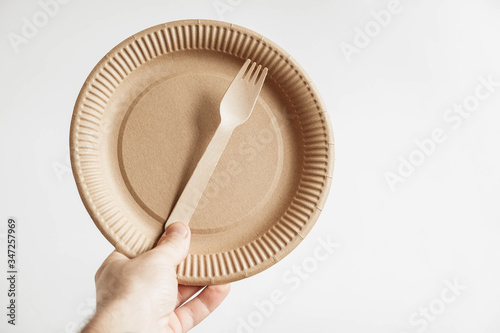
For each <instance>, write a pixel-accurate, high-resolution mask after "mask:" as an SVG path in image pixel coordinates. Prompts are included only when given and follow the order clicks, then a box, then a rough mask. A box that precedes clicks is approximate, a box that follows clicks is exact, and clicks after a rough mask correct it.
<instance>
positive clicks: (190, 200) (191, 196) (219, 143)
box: [165, 125, 232, 229]
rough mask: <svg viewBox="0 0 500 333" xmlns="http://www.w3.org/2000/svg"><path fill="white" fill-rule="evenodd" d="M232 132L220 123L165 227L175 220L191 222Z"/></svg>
mask: <svg viewBox="0 0 500 333" xmlns="http://www.w3.org/2000/svg"><path fill="white" fill-rule="evenodd" d="M231 134H232V130H230V129H227V128H225V127H224V126H222V125H219V127H218V128H217V130H216V131H215V134H214V136H213V137H212V140H210V143H209V144H208V146H207V149H206V150H205V152H204V153H203V156H201V159H200V160H199V161H198V164H197V165H196V168H195V169H194V171H193V174H192V175H191V177H190V178H189V180H188V182H187V184H186V187H184V190H183V191H182V194H181V196H180V197H179V199H178V200H177V203H176V204H175V206H174V209H173V210H172V211H171V213H170V215H169V217H168V219H167V222H166V223H165V229H166V228H167V227H168V226H169V225H170V224H172V223H174V222H182V223H185V224H189V221H190V220H191V217H192V216H193V214H194V212H195V210H196V207H197V206H198V204H199V202H200V199H201V196H202V195H203V192H204V191H205V187H206V186H207V184H208V181H209V180H210V178H211V177H212V174H213V172H214V170H215V167H216V166H217V163H218V162H219V159H220V157H221V156H222V153H223V152H224V149H225V148H226V145H227V143H228V142H229V139H230V138H231Z"/></svg>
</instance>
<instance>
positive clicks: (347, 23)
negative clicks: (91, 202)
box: [0, 0, 500, 333]
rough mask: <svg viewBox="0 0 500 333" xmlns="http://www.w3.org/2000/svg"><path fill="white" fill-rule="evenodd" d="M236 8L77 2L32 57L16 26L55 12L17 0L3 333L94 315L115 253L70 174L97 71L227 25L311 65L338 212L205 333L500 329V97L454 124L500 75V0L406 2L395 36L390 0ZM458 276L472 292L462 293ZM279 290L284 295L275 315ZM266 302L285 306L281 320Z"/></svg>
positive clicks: (232, 298)
mask: <svg viewBox="0 0 500 333" xmlns="http://www.w3.org/2000/svg"><path fill="white" fill-rule="evenodd" d="M44 1H45V0H44ZM220 2H221V3H225V4H228V3H229V5H228V6H230V8H229V7H226V10H225V12H224V13H222V14H220V13H218V12H217V10H216V8H215V6H214V5H216V4H217V3H218V2H214V1H213V0H196V1H194V0H192V1H180V0H179V1H167V0H163V1H158V0H142V1H130V0H126V1H124V0H112V1H97V0H86V1H83V0H73V1H71V2H69V3H68V4H65V5H61V6H60V8H59V11H58V12H57V14H56V15H54V16H53V17H51V18H50V19H49V21H48V23H47V24H46V26H44V27H42V28H40V29H39V31H38V32H37V33H36V35H35V36H33V37H31V38H29V39H28V40H27V43H25V44H22V45H19V47H18V52H15V48H14V47H13V46H12V45H11V43H10V42H9V39H8V34H9V33H15V34H19V35H20V34H21V28H22V26H23V17H25V18H27V19H28V20H30V21H33V15H35V14H36V13H37V12H39V11H40V10H41V7H40V5H39V4H38V3H37V1H34V0H28V1H4V0H2V2H1V4H0V49H1V53H0V54H1V61H0V66H1V68H0V97H1V105H2V107H1V111H0V156H1V158H2V162H1V164H0V220H1V224H0V243H1V245H0V249H1V265H0V266H1V267H2V270H3V271H5V262H6V255H5V252H6V250H5V248H6V237H5V232H6V224H7V223H6V222H7V218H8V217H10V216H13V217H15V218H16V219H17V220H18V224H19V229H18V237H19V258H18V260H19V281H18V291H19V295H18V305H19V308H18V318H17V323H18V325H17V326H16V327H12V326H10V325H7V324H6V319H7V318H6V316H5V314H4V313H5V312H6V309H5V306H6V304H7V303H6V302H7V295H6V290H7V285H6V280H5V278H3V276H4V273H2V274H1V276H2V278H1V279H0V280H1V281H2V282H1V283H0V295H1V296H0V305H1V306H0V309H3V310H0V318H2V319H1V323H0V331H2V332H53V333H62V332H74V331H75V328H74V327H75V326H76V327H79V326H81V325H82V323H83V322H84V321H85V320H86V318H87V317H88V314H89V313H90V312H91V310H92V303H93V297H94V292H95V291H94V281H93V277H94V273H95V271H96V269H97V268H98V267H99V265H100V264H101V262H102V260H103V259H104V258H105V257H106V256H107V255H108V253H109V252H111V250H112V247H111V246H110V244H108V242H107V241H106V240H105V238H104V237H103V236H101V234H100V233H99V231H98V230H97V228H96V227H95V226H94V224H93V222H92V220H91V219H90V218H89V216H88V214H87V212H86V210H85V209H84V207H83V204H82V203H81V200H80V197H79V195H78V193H77V190H76V186H75V183H74V180H73V177H72V175H71V173H70V168H69V156H68V132H69V125H70V119H71V113H72V109H73V105H74V102H75V100H76V97H77V95H78V92H79V90H80V88H81V86H82V84H83V82H84V81H85V79H86V77H87V75H88V74H89V73H90V71H91V70H92V68H93V67H94V65H95V64H96V63H97V62H98V61H99V60H100V59H101V58H102V57H103V56H104V55H105V54H106V53H107V52H108V51H109V50H110V49H111V48H112V47H114V46H115V45H116V44H118V43H119V42H121V41H122V40H124V39H125V38H127V37H129V36H131V35H133V34H134V33H136V32H138V31H141V30H143V29H145V28H148V27H150V26H153V25H156V24H160V23H164V22H167V21H173V20H178V19H186V18H209V19H223V20H225V21H229V22H232V23H235V24H238V25H242V26H245V27H247V28H250V29H252V30H254V31H256V32H258V33H260V34H262V35H264V36H266V37H267V38H269V39H271V40H273V41H275V42H276V43H278V44H279V45H280V46H282V47H283V48H284V49H285V50H287V52H288V53H290V54H291V55H292V56H293V57H294V58H295V59H297V60H298V61H299V63H300V64H301V65H302V66H303V67H304V68H305V70H306V71H307V72H308V73H309V75H310V76H311V77H312V79H313V80H314V82H315V84H316V86H317V88H318V89H319V91H320V93H321V95H322V97H323V99H324V101H325V103H326V106H327V109H328V111H329V113H330V116H331V120H332V124H333V128H334V133H335V140H336V165H335V172H334V178H333V185H332V189H331V193H330V197H329V199H328V202H327V204H326V207H325V209H324V211H323V214H322V216H321V217H320V219H319V220H318V222H317V224H316V226H315V227H314V228H313V230H312V232H311V233H310V234H309V235H308V237H307V238H306V239H305V240H304V241H303V242H302V244H301V245H300V246H299V247H298V248H297V249H296V250H295V251H293V252H292V253H291V254H290V255H289V256H288V257H286V258H285V259H284V260H283V261H281V262H279V263H278V264H276V265H275V266H274V267H272V268H271V269H269V270H267V271H265V272H263V273H261V274H259V275H257V276H254V277H252V278H249V279H246V280H244V281H240V282H236V283H233V285H232V291H231V293H230V294H229V296H228V298H227V300H226V301H225V302H224V303H223V304H222V305H221V307H220V308H219V309H218V310H216V312H215V313H214V314H213V315H211V316H210V317H209V318H208V319H207V320H206V321H204V322H203V323H202V324H201V325H200V326H199V327H197V328H196V329H194V330H193V331H194V332H238V331H239V332H245V333H249V332H343V333H361V332H370V333H378V332H380V333H382V332H383V333H391V332H392V333H402V332H407V333H413V332H439V333H451V332H453V333H455V332H457V333H462V332H464V333H469V332H485V333H489V332H499V331H500V301H499V300H500V286H499V281H500V269H499V268H498V266H499V264H500V225H499V222H500V213H499V210H498V209H497V208H495V207H498V203H499V199H500V187H499V185H500V158H499V149H498V144H499V143H500V131H499V126H500V114H499V107H500V87H494V88H492V90H494V91H493V92H492V93H490V94H489V96H488V97H487V98H484V100H482V101H480V103H479V105H478V106H477V107H476V108H475V111H474V112H471V115H470V116H469V117H468V118H464V119H463V121H461V123H460V125H459V126H455V127H454V125H457V124H458V120H457V123H455V122H450V121H448V122H447V121H446V120H445V119H444V118H443V117H444V116H445V115H447V114H448V113H447V112H450V111H447V110H448V109H450V108H452V107H453V105H454V104H461V103H464V101H468V102H470V103H473V102H474V99H475V97H474V93H475V89H476V87H477V86H478V84H480V81H479V78H480V77H483V78H485V79H487V78H488V77H489V76H491V79H492V80H493V81H495V82H500V62H499V59H500V44H499V38H498V32H499V31H500V20H499V16H500V4H499V3H498V2H497V1H495V0H469V1H466V0H454V1H452V0H447V1H445V0H437V1H436V0H434V1H431V0H413V1H412V0H401V1H400V4H399V7H398V10H397V12H398V13H397V14H392V15H391V19H390V22H389V23H388V24H385V25H386V26H385V27H381V26H380V24H377V23H375V24H374V22H376V21H375V19H374V16H373V14H372V11H375V12H379V11H381V10H387V8H388V7H389V6H390V5H389V1H361V0H358V1H350V0H342V1H340V0H338V1H337V0H335V1H333V0H331V1H327V0H308V1H297V0H296V1H290V0H288V1H285V0H280V1H269V0H267V1H265V0H221V1H220ZM377 27H378V28H377ZM365 28H369V29H372V30H370V34H371V35H372V37H369V40H368V41H366V40H364V42H365V44H367V45H362V44H360V43H361V42H360V38H361V37H359V30H358V29H360V30H364V29H365ZM377 29H378V30H377ZM356 38H357V39H356ZM356 43H357V45H358V46H360V45H361V46H362V47H358V53H356V54H353V55H352V56H351V57H346V55H345V54H344V53H343V52H342V47H344V48H345V47H346V44H350V45H352V46H353V47H356ZM480 89H482V90H480V91H481V92H482V93H486V92H488V91H487V90H485V88H480ZM476 101H477V99H476ZM436 128H441V129H442V131H443V132H444V135H445V136H446V140H445V141H444V142H441V143H437V144H435V147H434V150H433V151H432V152H431V153H430V154H429V156H427V155H425V157H424V159H423V160H422V159H421V160H418V157H419V156H420V157H422V156H424V155H422V154H423V153H419V152H418V146H417V145H416V143H415V141H416V140H425V139H428V138H430V137H431V133H432V132H433V130H434V129H436ZM410 155H411V156H413V158H417V160H418V162H422V163H421V165H418V166H416V167H414V170H413V173H411V174H409V173H410V172H408V174H407V175H405V176H407V177H403V178H401V179H404V182H398V183H397V184H395V186H394V190H391V187H390V186H389V183H388V182H387V180H386V175H387V172H391V173H394V174H397V172H398V166H399V165H400V163H401V162H400V158H404V159H406V160H408V159H409V157H410ZM406 171H408V170H406ZM328 240H331V241H333V242H335V243H336V244H338V245H339V246H338V247H337V248H336V249H335V250H334V251H333V253H331V254H330V255H329V256H328V257H327V258H326V259H325V258H324V257H321V259H322V260H323V259H325V260H323V261H320V262H318V260H317V258H316V257H314V256H313V254H314V251H315V249H316V248H317V247H318V246H319V245H320V244H321V242H327V241H328ZM323 254H324V253H323ZM303 264H304V265H305V266H306V267H304V268H307V270H309V273H308V275H307V277H306V276H305V275H302V277H301V278H298V276H295V277H294V279H295V280H294V281H295V282H296V283H297V284H293V283H291V282H290V278H291V276H292V274H293V273H291V270H292V269H293V267H294V265H295V266H301V265H303ZM446 281H448V282H446ZM447 283H448V284H449V283H451V284H453V283H458V284H459V285H460V288H462V289H461V290H458V291H457V290H455V293H453V291H452V290H450V289H449V287H448V284H447ZM297 285H298V288H296V289H294V287H296V286H297ZM463 288H465V289H463ZM276 290H279V291H281V292H283V294H284V296H283V298H284V301H283V302H282V303H281V304H276V305H273V308H271V307H269V306H268V303H269V300H270V294H271V293H272V292H273V291H276ZM443 300H445V301H446V303H445V302H443ZM255 302H258V303H259V304H267V307H266V309H265V310H266V311H264V312H265V313H264V314H263V313H262V311H261V310H259V307H257V306H256V305H255ZM261 307H262V306H261ZM426 308H430V310H428V311H429V315H428V316H427V317H424V316H423V315H421V314H420V312H419V311H421V310H422V311H425V309H426ZM425 318H427V319H425ZM242 322H245V323H246V324H245V325H244V324H242ZM247 325H248V326H247Z"/></svg>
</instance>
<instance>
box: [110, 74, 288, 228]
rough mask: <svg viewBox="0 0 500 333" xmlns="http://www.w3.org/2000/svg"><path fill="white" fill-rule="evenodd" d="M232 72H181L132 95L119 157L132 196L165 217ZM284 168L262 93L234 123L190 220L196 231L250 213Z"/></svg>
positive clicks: (205, 139)
mask: <svg viewBox="0 0 500 333" xmlns="http://www.w3.org/2000/svg"><path fill="white" fill-rule="evenodd" d="M232 79H233V78H232V77H229V76H225V75H223V74H219V73H217V72H215V73H193V72H182V73H176V74H172V75H170V76H168V77H166V78H163V79H161V80H158V81H156V82H154V83H153V84H151V85H150V86H149V87H148V88H147V89H145V90H144V91H143V92H142V93H141V94H140V95H139V96H137V97H136V98H135V100H134V101H133V103H132V104H131V105H130V107H129V108H128V111H127V113H126V115H125V117H124V119H123V122H122V124H121V128H120V134H119V140H118V158H119V165H120V171H121V173H122V177H123V179H124V181H125V183H126V186H127V188H128V190H129V191H130V194H131V195H132V196H133V198H134V199H135V200H136V202H137V203H138V204H139V205H140V207H141V208H142V209H143V210H144V211H145V212H147V213H148V214H149V215H150V216H151V217H153V218H154V219H155V220H157V221H158V222H159V223H163V222H164V221H165V220H166V219H167V217H168V215H169V213H170V211H171V210H172V208H173V206H174V204H175V202H176V201H177V199H178V198H179V196H180V194H181V192H182V190H183V188H184V186H185V184H186V183H187V181H188V179H189V177H190V176H191V174H192V172H193V170H194V169H195V167H196V164H197V162H198V161H199V159H200V158H201V156H202V154H203V153H204V151H205V149H206V147H207V145H208V143H209V141H210V139H211V138H212V136H213V134H214V132H215V130H216V129H217V126H218V124H219V122H220V115H219V105H220V101H221V100H222V97H223V96H224V93H225V91H226V90H227V87H228V86H229V84H230V83H231V81H232ZM282 169H283V142H282V137H281V132H280V126H279V124H278V121H277V119H276V117H275V116H274V114H273V113H272V111H271V109H270V107H269V106H268V105H267V103H266V102H265V99H264V98H262V97H261V98H260V100H259V102H258V103H257V105H256V107H255V109H254V111H253V113H252V116H251V117H250V119H249V120H248V121H247V122H246V123H245V124H243V125H242V126H240V127H238V128H237V129H236V130H235V132H234V133H233V136H232V137H231V140H230V142H229V144H228V146H227V148H226V150H225V152H224V154H223V156H222V158H221V160H220V161H219V163H218V165H217V167H216V169H215V171H214V174H213V176H212V178H211V180H210V182H209V184H208V186H207V188H206V190H205V192H204V194H203V196H202V199H201V201H200V205H199V206H198V208H197V210H196V212H195V214H194V216H193V218H192V220H191V222H190V227H191V228H192V231H193V233H216V232H219V231H222V230H226V229H228V228H230V227H231V226H232V225H234V224H235V223H238V222H240V221H243V220H247V219H251V217H252V215H253V214H257V213H258V212H259V210H260V209H262V208H263V207H264V206H265V205H266V204H267V203H268V202H269V201H270V200H269V199H270V198H271V196H272V194H273V192H274V190H275V189H276V187H277V183H278V181H279V177H280V175H281V171H282Z"/></svg>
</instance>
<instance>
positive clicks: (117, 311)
mask: <svg viewBox="0 0 500 333" xmlns="http://www.w3.org/2000/svg"><path fill="white" fill-rule="evenodd" d="M139 304H140V305H139ZM152 310H153V309H151V308H150V307H148V306H145V305H144V303H143V302H142V303H139V302H135V301H134V300H133V299H117V300H111V301H110V302H108V303H107V304H105V305H102V306H100V307H98V310H97V312H96V314H95V316H94V317H93V318H92V319H91V321H90V322H89V323H88V324H87V326H86V327H85V329H84V330H83V331H82V333H104V332H105V333H123V332H130V333H156V332H160V331H161V330H162V328H163V329H164V328H165V327H166V325H167V323H168V322H167V319H166V318H165V319H163V320H161V318H155V316H154V315H153V314H154V311H152Z"/></svg>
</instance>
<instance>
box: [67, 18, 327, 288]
mask: <svg viewBox="0 0 500 333" xmlns="http://www.w3.org/2000/svg"><path fill="white" fill-rule="evenodd" d="M246 59H252V60H253V61H256V62H258V63H261V64H262V65H264V66H266V67H268V68H269V74H268V76H267V79H266V82H265V84H264V87H263V89H262V92H261V94H260V96H259V99H258V101H257V104H256V107H255V109H254V111H253V113H252V115H251V117H250V119H249V120H248V121H247V122H246V123H244V124H243V125H241V126H240V127H238V128H237V129H236V130H235V132H234V134H233V136H232V137H231V140H230V141H229V144H228V146H227V148H226V150H225V151H224V154H223V155H222V158H221V160H220V162H219V164H218V165H217V167H216V169H215V172H214V174H213V177H212V179H211V180H210V183H209V184H208V186H207V189H206V191H205V193H204V194H203V197H202V199H201V202H200V205H199V206H198V209H197V210H196V212H195V214H194V216H193V218H192V220H191V222H190V224H189V226H190V227H191V229H192V242H191V248H190V251H189V254H188V256H187V258H186V259H185V260H184V262H182V263H181V265H179V267H178V278H179V281H180V283H182V284H187V285H207V284H220V283H226V282H231V281H235V280H239V279H242V278H245V277H248V276H251V275H253V274H256V273H258V272H260V271H262V270H264V269H266V268H268V267H269V266H271V265H273V264H274V263H276V262H277V261H279V260H280V259H282V258H283V257H284V256H285V255H287V254H288V253H289V252H290V251H291V250H292V249H294V248H295V247H296V246H297V245H298V244H299V242H300V241H301V240H302V239H303V238H304V237H305V236H306V234H307V233H308V232H309V230H310V229H311V228H312V226H313V224H314V223H315V221H316V220H317V218H318V216H319V214H320V212H321V209H322V207H323V205H324V203H325V200H326V197H327V195H328V190H329V187H330V183H331V176H332V172H333V155H334V154H333V151H334V146H333V135H332V131H331V126H330V123H329V120H328V116H327V113H326V111H325V107H324V105H323V102H322V101H321V98H320V97H319V95H318V92H317V90H316V88H315V87H314V86H313V84H312V83H311V80H310V79H309V78H308V76H307V74H306V73H305V72H304V71H303V70H302V68H301V67H300V66H299V65H298V64H297V62H296V61H294V60H293V59H292V58H291V57H290V56H289V55H288V54H286V53H285V52H284V51H283V50H282V49H281V48H279V47H278V46H277V45H276V44H274V43H273V42H271V41H269V40H268V39H266V38H264V37H262V36H260V35H258V34H257V33H255V32H253V31H250V30H248V29H245V28H242V27H238V26H235V25H232V24H228V23H224V22H218V21H206V20H184V21H177V22H171V23H167V24H163V25H158V26H155V27H152V28H149V29H147V30H144V31H142V32H140V33H138V34H136V35H134V36H132V37H130V38H128V39H127V40H125V41H123V42H122V43H120V44H119V45H118V46H116V47H115V48H114V49H113V50H111V51H110V52H109V53H108V54H107V55H106V56H105V57H104V58H103V59H102V60H101V61H100V62H99V64H97V66H96V67H95V68H94V70H93V71H92V73H91V74H90V76H89V77H88V79H87V81H86V82H85V84H84V86H83V88H82V90H81V92H80V95H79V97H78V100H77V102H76V105H75V109H74V112H73V119H72V123H71V139H70V146H71V162H72V168H73V173H74V176H75V179H76V183H77V186H78V190H79V192H80V195H81V197H82V200H83V202H84V204H85V206H86V208H87V210H88V212H89V214H90V216H91V217H92V219H93V220H94V222H95V224H96V225H97V227H98V228H99V229H100V231H101V232H102V233H103V234H104V236H105V237H106V238H107V239H108V240H109V241H110V242H111V243H112V244H113V245H114V246H115V247H116V248H117V249H118V250H119V251H120V252H122V253H124V254H126V255H127V256H129V257H134V256H136V255H138V254H140V253H142V252H144V251H146V250H148V249H150V248H152V247H153V246H154V244H155V243H156V241H157V239H158V237H159V236H160V235H161V233H162V231H163V224H164V222H165V221H166V219H167V217H168V215H169V213H170V211H171V209H172V208H173V205H174V203H175V202H176V200H177V198H178V197H179V196H180V194H181V192H182V189H183V187H184V185H185V184H186V182H187V181H188V179H189V177H190V175H191V173H192V172H193V170H194V168H195V167H196V163H197V161H198V160H199V159H200V157H201V155H202V154H203V152H204V150H205V148H206V146H207V145H208V143H209V141H210V139H211V137H212V135H213V133H214V132H215V130H216V128H217V125H218V123H219V121H220V115H219V108H218V107H219V104H220V101H221V99H222V97H223V95H224V93H225V91H226V89H227V88H228V87H229V84H230V83H231V81H232V80H233V78H234V77H235V76H236V73H237V72H238V71H239V69H240V68H241V66H242V65H243V63H244V62H245V60H246Z"/></svg>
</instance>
